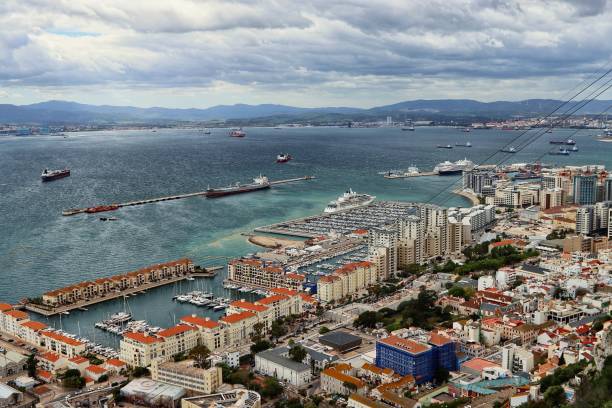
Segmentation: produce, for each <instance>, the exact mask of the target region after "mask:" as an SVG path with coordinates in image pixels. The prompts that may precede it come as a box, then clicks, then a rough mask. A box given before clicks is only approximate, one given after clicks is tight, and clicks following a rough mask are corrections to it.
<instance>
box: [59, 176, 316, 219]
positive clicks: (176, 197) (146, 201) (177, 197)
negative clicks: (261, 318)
mask: <svg viewBox="0 0 612 408" xmlns="http://www.w3.org/2000/svg"><path fill="white" fill-rule="evenodd" d="M314 178H315V177H314V176H303V177H296V178H291V179H285V180H276V181H271V182H270V186H277V185H280V184H287V183H294V182H296V181H304V180H313V179H314ZM207 195H208V194H207V192H206V191H197V192H195V193H187V194H177V195H171V196H165V197H157V198H148V199H144V200H137V201H129V202H126V203H118V204H112V206H113V207H116V208H115V209H119V208H123V207H133V206H135V205H144V204H151V203H158V202H162V201H172V200H180V199H183V198H190V197H198V196H202V197H206V196H207ZM86 212H87V208H73V209H70V210H65V211H63V212H62V215H65V216H70V215H76V214H84V213H86ZM100 212H102V211H100Z"/></svg>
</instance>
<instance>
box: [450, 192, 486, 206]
mask: <svg viewBox="0 0 612 408" xmlns="http://www.w3.org/2000/svg"><path fill="white" fill-rule="evenodd" d="M453 193H455V194H457V195H460V196H461V197H464V198H467V199H468V200H470V201H471V202H472V205H473V206H474V205H479V204H480V200H479V199H478V196H477V195H476V194H474V193H470V192H468V191H465V190H459V189H458V190H453Z"/></svg>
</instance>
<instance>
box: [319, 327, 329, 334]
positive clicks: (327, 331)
mask: <svg viewBox="0 0 612 408" xmlns="http://www.w3.org/2000/svg"><path fill="white" fill-rule="evenodd" d="M325 333H329V328H327V327H326V326H321V328H320V329H319V334H325Z"/></svg>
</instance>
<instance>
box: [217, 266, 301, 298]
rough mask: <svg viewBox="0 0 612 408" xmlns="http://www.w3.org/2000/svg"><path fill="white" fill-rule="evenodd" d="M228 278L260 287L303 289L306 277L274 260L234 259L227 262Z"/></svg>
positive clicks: (238, 282)
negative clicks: (290, 270)
mask: <svg viewBox="0 0 612 408" xmlns="http://www.w3.org/2000/svg"><path fill="white" fill-rule="evenodd" d="M227 270H228V280H229V281H231V282H235V283H237V284H243V285H247V286H254V287H259V288H277V287H282V288H289V289H295V290H301V289H302V284H303V283H304V281H305V279H306V277H305V276H304V275H300V274H297V273H292V272H288V271H286V270H285V269H284V268H283V267H282V266H280V265H279V264H277V263H274V262H268V261H263V260H261V259H253V258H242V259H234V260H232V261H230V262H229V263H228V264H227Z"/></svg>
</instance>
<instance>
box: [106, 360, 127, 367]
mask: <svg viewBox="0 0 612 408" xmlns="http://www.w3.org/2000/svg"><path fill="white" fill-rule="evenodd" d="M106 364H107V365H112V366H115V367H124V366H126V365H127V364H126V363H125V361H121V360H119V359H118V358H109V359H108V360H106Z"/></svg>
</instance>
